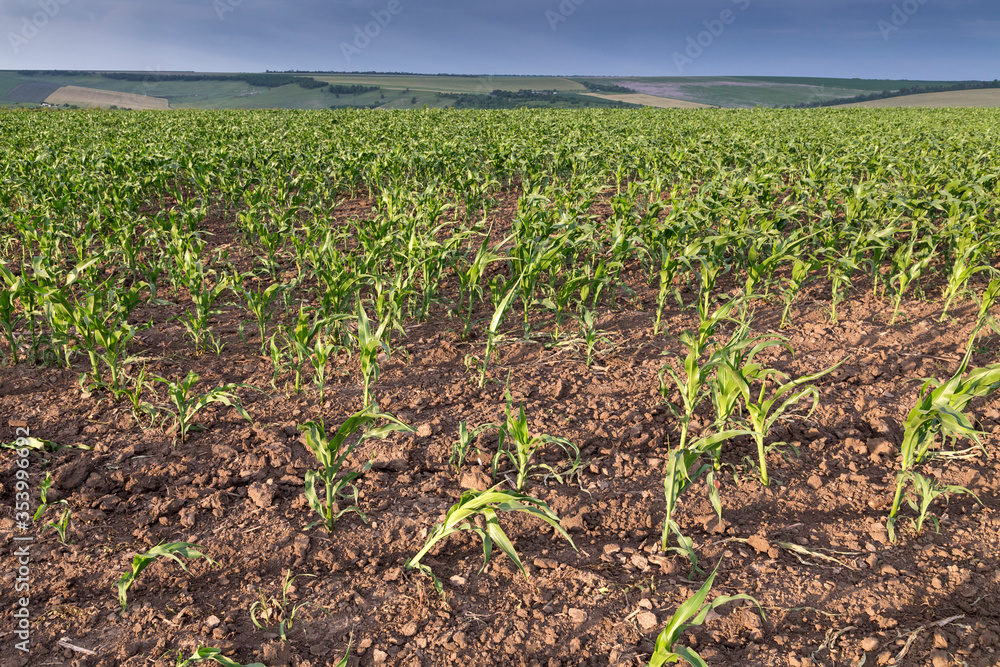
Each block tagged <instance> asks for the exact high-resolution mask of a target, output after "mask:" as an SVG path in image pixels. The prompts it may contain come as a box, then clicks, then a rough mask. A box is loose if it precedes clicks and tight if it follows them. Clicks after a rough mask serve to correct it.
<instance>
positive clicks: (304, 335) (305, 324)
mask: <svg viewBox="0 0 1000 667" xmlns="http://www.w3.org/2000/svg"><path fill="white" fill-rule="evenodd" d="M327 322H328V318H327V317H325V316H323V315H322V314H321V313H314V314H313V317H312V319H310V318H309V313H308V312H307V311H306V309H305V307H304V306H300V307H299V316H298V319H297V320H296V322H295V326H294V327H292V329H291V332H290V335H289V336H288V339H289V342H290V343H291V352H292V359H293V360H294V363H293V364H292V365H293V366H294V369H295V393H296V394H297V393H299V392H300V391H302V367H303V366H305V364H306V363H307V362H308V363H311V359H312V357H313V353H314V352H315V344H316V340H317V339H318V338H319V336H320V333H321V332H322V330H323V327H325V326H326V324H327ZM320 353H321V354H323V353H325V354H326V355H327V356H328V355H329V352H327V351H326V348H321V350H320Z"/></svg>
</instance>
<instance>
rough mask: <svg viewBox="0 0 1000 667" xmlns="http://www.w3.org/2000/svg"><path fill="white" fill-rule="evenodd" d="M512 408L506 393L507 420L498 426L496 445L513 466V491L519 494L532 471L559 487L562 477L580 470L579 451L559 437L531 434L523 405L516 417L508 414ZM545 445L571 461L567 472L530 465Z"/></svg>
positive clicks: (498, 452) (508, 394) (545, 465)
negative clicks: (545, 475)
mask: <svg viewBox="0 0 1000 667" xmlns="http://www.w3.org/2000/svg"><path fill="white" fill-rule="evenodd" d="M512 407H513V400H512V398H511V395H510V392H507V407H506V419H505V420H504V422H503V423H502V424H500V426H499V428H500V437H499V446H498V448H497V456H500V455H501V454H503V455H506V456H507V458H508V459H509V460H510V462H511V463H512V464H513V465H514V468H515V469H516V470H517V482H516V483H515V488H516V489H517V490H518V491H521V490H522V489H523V488H524V482H525V480H526V479H527V478H528V475H529V474H531V472H532V471H534V470H535V469H542V470H546V471H548V473H549V475H551V476H553V477H555V478H556V480H557V481H559V483H560V484H561V483H562V478H563V475H568V476H570V477H572V475H573V474H574V473H575V472H576V471H577V470H579V468H580V466H581V463H580V448H579V447H577V446H576V445H574V444H573V443H572V442H570V441H569V440H567V439H566V438H560V437H556V436H553V435H548V434H545V433H542V434H538V435H532V434H531V432H530V431H529V430H528V419H527V417H525V415H524V406H523V405H522V406H520V407H519V408H518V411H517V414H516V415H515V414H514V413H513V412H512V411H511V409H512ZM480 428H482V427H480ZM547 444H555V445H558V446H559V447H560V448H561V449H562V451H563V453H564V454H565V455H566V456H567V458H568V459H569V461H570V464H569V467H568V468H567V469H563V470H556V469H555V468H553V467H552V466H550V465H548V464H544V463H538V464H533V463H532V462H531V460H532V458H534V456H535V453H536V452H537V451H538V450H539V449H540V448H541V447H542V446H544V445H547ZM495 469H496V465H494V470H495Z"/></svg>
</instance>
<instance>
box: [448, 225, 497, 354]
mask: <svg viewBox="0 0 1000 667" xmlns="http://www.w3.org/2000/svg"><path fill="white" fill-rule="evenodd" d="M489 242H490V234H489V232H487V233H486V234H485V235H484V236H483V240H482V242H481V243H480V244H479V249H478V250H477V251H476V254H475V255H474V256H473V257H472V259H471V260H470V261H469V262H468V265H467V266H465V268H458V266H456V267H455V273H456V275H457V276H458V284H459V297H458V302H459V309H461V310H464V316H463V326H462V334H461V338H462V340H465V339H466V338H468V336H469V333H471V331H472V309H473V308H474V307H475V305H476V300H477V299H480V300H481V299H482V297H483V293H482V288H481V287H480V286H479V283H480V281H481V280H482V277H483V275H484V274H485V272H486V269H487V267H488V266H489V265H490V263H492V262H495V261H497V260H499V259H501V258H500V256H499V255H497V254H495V253H493V252H492V251H490V250H489Z"/></svg>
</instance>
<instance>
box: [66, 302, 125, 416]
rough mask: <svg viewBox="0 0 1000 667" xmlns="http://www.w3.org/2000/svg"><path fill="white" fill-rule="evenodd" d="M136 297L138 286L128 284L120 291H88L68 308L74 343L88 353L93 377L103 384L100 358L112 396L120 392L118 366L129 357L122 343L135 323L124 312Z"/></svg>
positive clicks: (118, 396) (117, 395) (95, 381)
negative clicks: (124, 290) (72, 326)
mask: <svg viewBox="0 0 1000 667" xmlns="http://www.w3.org/2000/svg"><path fill="white" fill-rule="evenodd" d="M138 301H139V294H138V289H137V288H135V287H132V288H131V289H130V290H128V291H127V292H124V293H119V292H118V291H117V290H110V292H102V293H101V294H99V295H98V294H97V293H91V294H89V295H88V296H87V297H86V298H85V299H83V300H82V301H79V302H77V304H76V306H75V307H74V308H73V310H72V315H71V317H72V320H73V324H74V325H75V327H76V332H77V341H78V345H79V346H80V347H82V348H83V349H84V350H85V351H86V352H87V355H88V356H89V357H90V365H91V375H92V378H93V381H94V383H95V384H97V385H98V386H100V385H102V384H103V383H102V382H101V374H100V362H104V365H106V366H107V367H108V370H109V371H110V372H111V383H110V387H109V389H110V390H111V392H112V394H113V395H114V396H115V399H116V400H118V399H120V398H121V396H123V395H124V394H123V393H122V387H121V382H120V378H121V367H122V366H123V365H125V364H128V363H129V362H130V361H131V359H127V358H125V354H126V347H127V346H128V343H129V342H130V341H131V340H132V339H133V338H134V337H135V327H133V326H132V325H130V324H129V323H128V316H129V313H131V311H132V310H133V309H134V308H135V306H136V305H137V304H138ZM102 350H103V352H102Z"/></svg>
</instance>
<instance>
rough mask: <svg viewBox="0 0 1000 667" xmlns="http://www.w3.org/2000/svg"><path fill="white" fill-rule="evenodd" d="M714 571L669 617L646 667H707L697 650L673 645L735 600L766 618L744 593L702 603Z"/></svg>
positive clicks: (709, 589)
mask: <svg viewBox="0 0 1000 667" xmlns="http://www.w3.org/2000/svg"><path fill="white" fill-rule="evenodd" d="M718 571H719V567H718V565H717V566H716V567H715V570H714V571H713V572H712V574H711V575H709V577H708V579H707V580H706V581H705V583H704V584H702V587H701V588H700V589H698V592H697V593H695V594H694V595H692V596H691V597H690V598H688V599H687V600H686V601H685V602H684V603H683V604H681V606H680V607H678V608H677V611H676V612H674V615H673V616H671V617H670V620H669V621H668V622H667V625H666V627H665V628H663V631H662V632H660V635H659V636H658V637H657V638H656V646H655V647H654V648H653V655H652V657H651V658H650V660H649V665H648V667H663V665H665V664H668V663H669V664H675V663H677V662H680V661H681V660H684V661H686V662H688V663H690V664H691V665H694V666H695V667H708V665H707V663H706V662H705V660H704V659H703V658H702V657H701V656H700V655H698V652H697V651H695V650H694V649H692V648H688V647H686V646H679V645H678V644H677V642H678V641H679V640H680V638H681V635H683V634H684V631H685V630H687V629H688V628H690V627H692V626H700V625H702V624H703V623H704V622H705V619H706V618H707V617H708V614H709V612H712V611H715V610H716V609H718V608H719V607H721V606H722V605H724V604H729V603H730V602H736V601H737V600H746V601H748V602H753V603H754V604H755V605H757V609H758V610H759V611H760V615H761V618H764V619H766V618H767V616H766V615H765V614H764V609H763V608H762V607H761V606H760V603H759V602H757V600H755V599H754V598H752V597H751V596H749V595H746V594H745V593H739V594H737V595H720V596H719V597H717V598H715V599H714V600H712V601H711V602H710V603H709V604H705V599H706V598H707V597H708V593H709V591H711V590H712V584H713V583H715V575H716V573H717V572H718Z"/></svg>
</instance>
